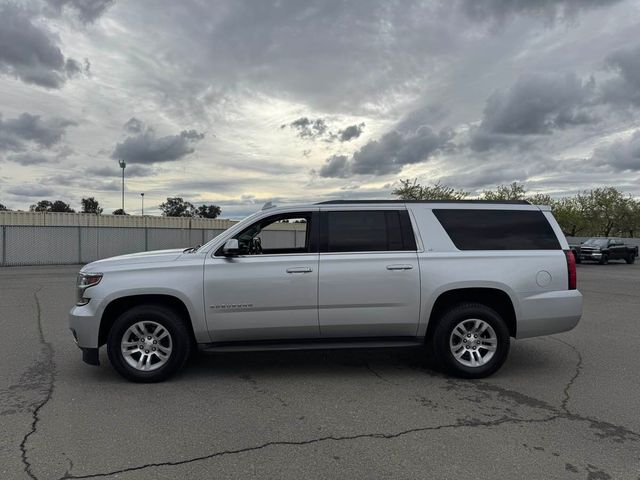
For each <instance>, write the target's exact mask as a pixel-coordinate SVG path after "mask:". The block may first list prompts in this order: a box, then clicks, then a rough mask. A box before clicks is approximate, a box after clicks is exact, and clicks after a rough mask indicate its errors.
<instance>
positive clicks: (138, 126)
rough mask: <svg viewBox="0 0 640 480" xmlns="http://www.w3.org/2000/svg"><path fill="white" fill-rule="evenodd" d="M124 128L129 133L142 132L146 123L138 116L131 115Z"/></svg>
mask: <svg viewBox="0 0 640 480" xmlns="http://www.w3.org/2000/svg"><path fill="white" fill-rule="evenodd" d="M124 129H125V130H126V131H127V132H129V133H140V132H142V130H144V123H142V121H140V120H138V119H137V118H136V117H131V118H130V119H129V120H127V122H126V123H125V124H124Z"/></svg>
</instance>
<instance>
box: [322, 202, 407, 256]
mask: <svg viewBox="0 0 640 480" xmlns="http://www.w3.org/2000/svg"><path fill="white" fill-rule="evenodd" d="M322 218H323V228H322V235H323V239H322V245H323V248H322V251H325V252H374V251H397V250H415V249H416V243H415V238H414V236H413V229H412V228H411V222H410V221H409V215H408V213H407V212H406V211H404V210H403V211H398V210H361V211H356V210H351V211H336V212H324V213H323V217H322Z"/></svg>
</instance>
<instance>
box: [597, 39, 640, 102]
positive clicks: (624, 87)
mask: <svg viewBox="0 0 640 480" xmlns="http://www.w3.org/2000/svg"><path fill="white" fill-rule="evenodd" d="M605 62H606V66H607V67H608V68H609V69H610V70H612V71H614V72H616V73H617V76H616V77H615V78H613V79H611V80H609V81H607V82H605V83H604V84H603V85H602V99H603V100H604V101H605V102H611V103H614V104H617V105H624V106H628V105H635V106H640V46H636V47H635V48H625V49H620V50H617V51H615V52H613V53H611V54H610V55H608V56H607V58H606V61H605Z"/></svg>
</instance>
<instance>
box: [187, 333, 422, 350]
mask: <svg viewBox="0 0 640 480" xmlns="http://www.w3.org/2000/svg"><path fill="white" fill-rule="evenodd" d="M421 345H424V342H422V341H421V339H419V338H418V337H396V338H345V339H329V338H327V339H316V338H313V339H309V340H306V339H305V340H269V341H263V340H260V341H250V342H216V343H205V344H201V345H199V346H198V347H199V349H200V351H202V352H215V353H219V352H266V351H281V350H334V349H342V348H398V347H419V346H421Z"/></svg>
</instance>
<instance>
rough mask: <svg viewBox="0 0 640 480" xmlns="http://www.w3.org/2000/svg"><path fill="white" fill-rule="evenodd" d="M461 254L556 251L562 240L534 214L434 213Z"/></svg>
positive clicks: (500, 212) (544, 220)
mask: <svg viewBox="0 0 640 480" xmlns="http://www.w3.org/2000/svg"><path fill="white" fill-rule="evenodd" d="M433 213H434V215H435V216H436V218H437V219H438V221H439V222H440V223H441V224H442V226H443V227H444V229H445V230H446V232H447V234H448V235H449V237H450V238H451V241H452V242H453V243H454V245H455V246H456V247H457V248H458V249H459V250H555V249H559V248H560V243H559V242H558V238H557V237H556V234H555V233H554V231H553V229H552V228H551V225H549V222H548V221H547V219H546V217H545V216H544V214H543V213H542V212H540V211H534V210H479V209H478V210H462V209H460V210H458V209H434V210H433Z"/></svg>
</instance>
